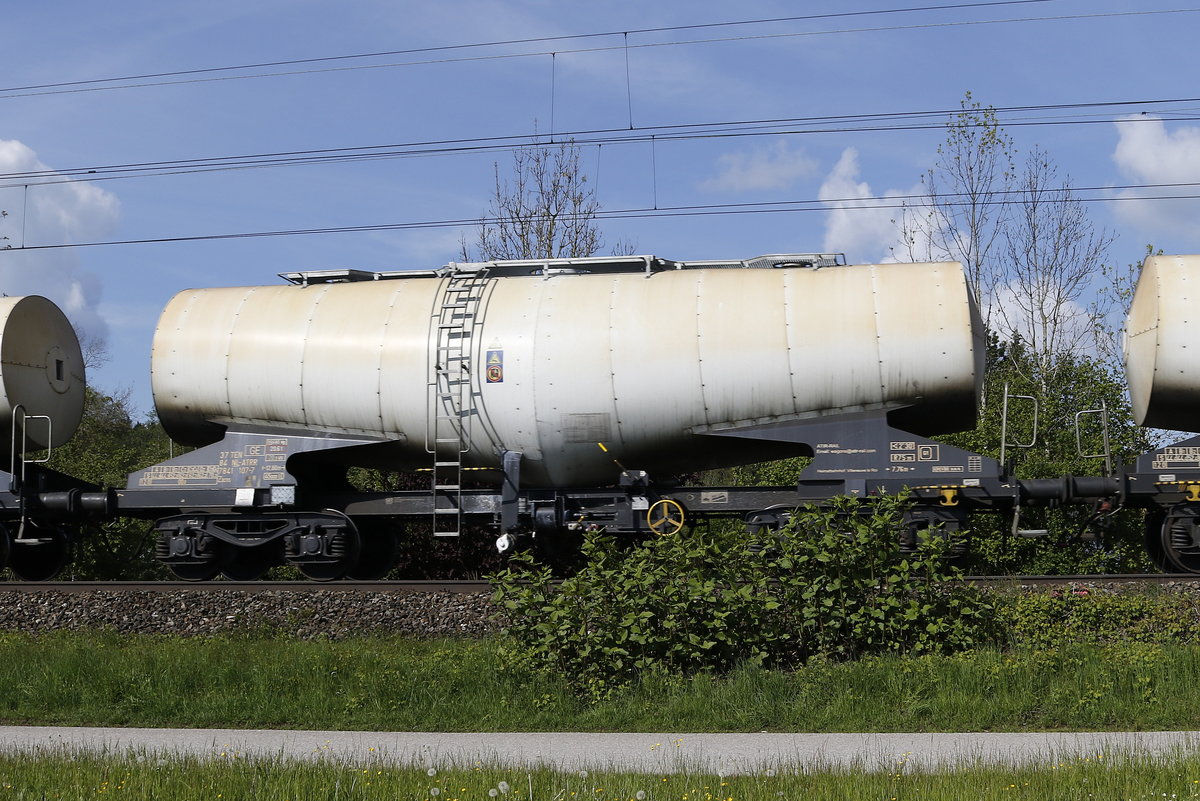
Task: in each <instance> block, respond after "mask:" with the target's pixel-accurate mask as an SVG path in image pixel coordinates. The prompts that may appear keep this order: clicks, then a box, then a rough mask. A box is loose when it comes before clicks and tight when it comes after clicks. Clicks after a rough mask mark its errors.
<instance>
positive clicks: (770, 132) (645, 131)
mask: <svg viewBox="0 0 1200 801" xmlns="http://www.w3.org/2000/svg"><path fill="white" fill-rule="evenodd" d="M1183 104H1200V97H1186V98H1159V99H1152V100H1117V101H1089V102H1081V103H1054V104H1040V105H1021V106H1007V107H1000V108H989V111H991V112H993V113H994V114H995V115H996V116H997V118H998V121H999V123H1000V124H1001V125H1003V126H1005V127H1030V126H1062V125H1097V124H1126V123H1131V122H1139V121H1144V120H1154V119H1156V117H1155V116H1153V115H1159V114H1161V115H1166V114H1168V113H1171V114H1172V116H1171V120H1172V121H1175V122H1184V121H1189V120H1200V113H1198V110H1197V109H1195V108H1193V109H1180V110H1179V111H1178V112H1172V111H1171V109H1170V108H1168V107H1170V106H1179V105H1183ZM1147 107H1149V108H1150V110H1149V111H1146V110H1145V109H1146V108H1147ZM1100 109H1111V110H1112V111H1111V112H1110V114H1108V115H1092V116H1091V117H1090V118H1087V119H1080V118H1079V117H1077V116H1076V117H1069V116H1068V117H1062V116H1057V117H1042V118H1020V117H1017V116H1015V115H1019V114H1034V113H1037V112H1062V111H1070V110H1093V111H1098V110H1100ZM1121 109H1143V111H1142V116H1140V117H1129V116H1126V117H1114V116H1112V114H1115V113H1117V112H1118V110H1121ZM962 111H963V110H962V109H961V108H960V109H933V110H921V111H900V112H870V113H862V114H845V115H822V116H810V117H793V118H773V119H756V120H729V121H715V122H702V123H683V124H672V125H653V126H644V127H638V128H635V129H632V130H626V129H624V128H596V129H580V130H574V131H564V132H558V133H557V134H556V135H555V136H554V140H556V141H552V142H549V143H548V142H547V141H545V139H544V137H543V136H542V135H540V134H538V133H536V132H535V133H530V134H515V135H512V134H509V135H497V136H491V137H476V138H465V139H442V140H424V141H416V142H409V143H392V144H384V145H354V146H345V147H332V148H314V149H307V150H293V151H277V152H266V153H251V154H239V155H233V156H202V157H196V158H185V159H174V160H162V161H145V162H128V163H120V164H108V165H96V166H87V167H74V168H67V169H45V170H26V171H20V172H11V173H0V188H11V187H14V186H23V185H24V184H25V183H29V182H33V183H35V184H38V185H45V184H53V183H65V182H69V181H72V180H75V179H82V180H86V181H110V180H117V179H123V178H138V177H149V176H155V175H182V174H189V173H205V172H218V171H224V170H244V169H254V168H265V167H288V166H300V165H313V164H336V163H345V162H351V161H372V160H379V159H394V158H413V157H429V156H448V155H464V154H470V153H487V152H497V151H508V150H512V149H514V148H523V147H546V146H557V144H556V142H558V143H561V142H564V141H567V142H571V143H573V144H575V145H578V146H580V147H583V146H591V145H603V144H636V143H661V142H673V141H689V140H699V139H730V138H745V137H767V136H801V135H817V134H834V133H839V134H844V133H884V132H898V131H914V130H935V129H942V128H944V127H945V126H946V124H947V123H946V119H947V118H948V117H952V116H954V115H956V114H960V113H962ZM837 123H842V124H837ZM786 126H791V127H786Z"/></svg>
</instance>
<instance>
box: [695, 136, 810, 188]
mask: <svg viewBox="0 0 1200 801" xmlns="http://www.w3.org/2000/svg"><path fill="white" fill-rule="evenodd" d="M717 167H718V173H717V175H716V177H713V178H709V179H707V180H705V181H703V182H702V183H701V184H700V188H701V189H703V190H704V191H706V192H749V191H753V190H757V189H788V188H790V187H792V186H794V185H795V184H796V182H797V181H801V180H803V179H805V178H811V177H813V176H814V175H816V173H817V162H816V160H815V159H812V158H810V157H808V156H806V155H805V154H804V152H803V151H801V150H792V149H791V148H789V147H788V143H787V142H785V141H779V142H776V143H775V145H774V146H772V147H758V148H755V149H753V150H751V151H750V152H748V153H747V152H739V153H726V154H724V155H722V156H720V157H719V158H718V159H717Z"/></svg>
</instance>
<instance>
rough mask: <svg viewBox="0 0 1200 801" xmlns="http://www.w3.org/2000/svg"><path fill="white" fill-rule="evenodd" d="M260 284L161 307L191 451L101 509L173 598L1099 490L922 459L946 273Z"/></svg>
mask: <svg viewBox="0 0 1200 801" xmlns="http://www.w3.org/2000/svg"><path fill="white" fill-rule="evenodd" d="M282 277H283V278H285V279H286V283H285V284H282V285H278V286H269V287H242V288H224V289H200V290H188V291H185V292H182V293H180V294H179V295H177V296H176V297H175V298H174V299H173V300H172V301H171V302H170V303H169V304H168V306H167V308H166V310H165V311H164V312H163V315H162V317H161V319H160V321H159V325H158V329H157V332H156V334H155V340H154V349H153V357H152V378H153V390H154V398H155V405H156V407H157V410H158V414H159V417H160V419H161V420H162V422H163V425H164V426H165V427H166V429H167V431H168V433H170V434H171V436H172V437H173V438H174V439H176V440H177V441H180V442H183V443H185V444H189V445H193V446H195V447H196V448H197V450H195V451H192V452H190V453H187V454H184V455H182V456H180V457H177V458H175V459H173V460H171V461H169V462H166V463H163V464H160V465H155V466H153V467H150V468H148V469H146V470H143V471H140V472H138V473H134V474H133V475H131V476H130V479H129V483H128V487H127V488H126V489H125V490H123V491H119V492H118V501H119V505H120V507H121V509H122V512H123V513H125V514H134V515H140V516H143V517H147V518H152V519H154V520H155V524H154V525H155V528H156V531H157V556H158V558H159V559H160V560H162V561H163V562H165V563H166V564H167V565H169V566H170V567H171V569H172V570H173V571H174V572H175V573H176V574H177V575H179V576H181V577H183V578H188V579H207V578H210V577H213V576H215V575H216V574H218V573H224V574H225V575H227V576H229V577H231V578H239V579H246V578H252V577H256V576H259V575H261V574H262V572H264V571H265V570H266V569H267V568H268V567H270V566H271V565H273V564H279V563H287V564H292V565H294V566H296V567H298V568H299V569H300V570H301V571H302V572H303V573H304V574H305V575H307V576H309V577H311V578H314V579H318V580H323V579H333V578H340V577H342V576H347V575H348V576H351V577H355V578H370V577H374V576H378V575H381V574H383V573H384V572H386V570H387V569H388V568H389V567H390V566H391V564H392V563H393V561H394V556H395V548H396V537H397V536H399V534H398V532H399V531H401V530H403V528H404V527H406V526H409V525H412V524H419V525H420V526H421V527H422V528H424V527H429V528H431V529H432V531H433V533H434V534H435V535H438V536H456V535H458V534H459V532H460V530H461V527H462V526H463V525H464V523H466V522H476V523H487V524H492V525H494V526H495V527H496V532H497V534H498V538H497V547H498V548H500V550H501V551H504V550H507V549H508V548H510V547H512V546H513V545H514V544H516V543H517V542H519V541H521V540H527V539H532V540H535V541H537V542H540V543H547V542H549V543H553V542H555V541H558V540H564V539H569V538H570V537H572V535H573V534H575V533H577V532H579V531H581V530H584V529H593V528H604V529H605V530H608V531H612V532H615V533H630V534H638V533H647V532H654V533H659V534H665V533H670V532H674V531H678V530H679V529H680V528H681V527H682V526H683V525H685V523H686V522H688V521H693V520H698V519H699V520H703V519H711V518H738V519H743V520H745V521H746V522H747V524H749V525H751V526H779V525H782V524H783V523H784V522H785V521H786V519H787V517H788V515H789V513H790V510H792V509H793V508H794V507H795V506H797V505H798V504H801V503H805V502H809V501H823V500H827V499H829V498H831V497H834V496H839V495H858V496H866V495H869V494H881V493H887V494H891V493H901V492H903V493H906V494H908V495H909V497H911V498H912V499H913V507H912V510H911V511H910V513H909V517H908V520H907V521H906V530H907V533H906V535H905V536H904V540H905V541H907V542H911V541H912V539H913V536H912V534H913V533H914V532H915V530H917V529H921V528H924V527H928V526H932V525H940V526H943V527H944V528H945V529H946V530H948V531H950V532H951V533H953V532H954V531H956V530H958V529H959V528H961V527H962V526H963V524H964V523H965V522H966V520H967V517H968V515H969V514H970V513H971V512H973V511H978V510H991V511H996V512H1002V513H1010V514H1013V515H1015V514H1016V512H1017V510H1018V509H1019V508H1020V507H1022V506H1028V505H1036V504H1049V503H1056V502H1061V501H1064V500H1066V499H1070V500H1073V501H1074V500H1086V499H1093V498H1097V497H1099V496H1100V495H1103V494H1109V493H1110V491H1111V489H1112V486H1113V485H1112V480H1110V479H1089V478H1066V479H1050V480H1039V481H1017V480H1015V479H1012V478H1011V477H1009V476H1008V475H1007V473H1006V471H1005V470H1004V469H1003V468H1002V466H1001V465H1000V463H999V462H998V461H997V460H994V459H990V458H988V457H985V456H982V455H979V454H974V453H969V452H966V451H963V450H960V449H957V448H953V447H951V446H948V445H945V444H941V443H937V442H933V441H932V440H930V439H928V437H930V436H932V435H935V434H938V433H944V432H948V431H956V430H962V429H967V428H970V427H971V426H973V425H974V422H975V414H976V406H977V402H978V397H979V390H980V382H981V380H982V360H983V344H982V343H983V331H982V325H981V323H980V320H979V315H978V313H977V310H976V308H975V304H974V300H973V299H972V297H971V293H970V291H969V289H968V287H967V283H966V280H965V277H964V274H963V270H962V268H961V266H960V265H958V264H954V263H926V264H887V265H869V264H867V265H847V264H845V263H844V259H841V258H840V257H838V256H835V255H830V254H787V255H771V256H762V257H758V258H754V259H749V260H745V261H725V262H722V261H701V262H681V261H671V260H667V259H661V258H656V257H653V256H638V257H616V258H591V259H557V260H539V261H507V262H487V263H478V264H451V265H448V266H446V267H444V268H442V269H440V270H435V271H427V272H408V271H406V272H387V273H371V272H363V271H354V270H341V271H322V272H303V273H288V274H284V275H283V276H282ZM795 455H804V456H810V457H812V461H811V463H810V464H809V466H808V467H807V468H806V469H805V470H804V471H803V472H802V473H801V474H800V476H799V480H798V484H796V485H792V486H788V487H768V488H747V487H689V486H681V485H680V484H679V483H678V482H675V481H672V479H673V478H674V477H676V476H678V475H679V474H680V473H686V472H692V471H696V470H699V469H704V468H710V467H721V466H730V465H736V464H741V463H747V462H755V461H764V460H769V459H776V458H781V457H786V456H795ZM350 466H365V467H380V468H386V469H399V470H423V471H426V473H427V475H428V476H429V482H430V484H429V488H428V489H427V490H422V491H411V492H378V493H364V492H355V491H353V490H351V489H350V487H349V485H348V484H347V483H346V481H345V474H346V469H347V468H348V467H350ZM1014 519H1015V518H1014Z"/></svg>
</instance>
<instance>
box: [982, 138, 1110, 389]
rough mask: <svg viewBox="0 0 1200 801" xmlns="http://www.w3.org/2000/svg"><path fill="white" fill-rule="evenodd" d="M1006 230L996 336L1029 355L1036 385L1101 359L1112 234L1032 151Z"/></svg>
mask: <svg viewBox="0 0 1200 801" xmlns="http://www.w3.org/2000/svg"><path fill="white" fill-rule="evenodd" d="M1012 203H1013V213H1012V215H1011V217H1010V218H1009V221H1008V225H1007V226H1005V229H1004V244H1005V248H1004V253H1005V255H1006V256H1007V259H1006V264H1005V266H1006V269H1005V270H1004V271H1003V273H1002V274H1001V275H1002V277H1003V278H1006V279H1007V280H1006V281H1005V282H1004V285H1003V287H1001V288H1000V290H999V292H998V293H997V295H996V296H994V297H993V299H992V300H993V302H992V304H991V305H992V306H994V307H995V308H996V310H997V314H996V315H995V318H994V319H995V321H996V323H997V325H996V328H997V332H998V333H999V335H1000V336H1001V337H1002V338H1003V339H1005V340H1007V341H1009V342H1014V341H1018V340H1019V341H1021V342H1023V343H1024V344H1025V347H1026V348H1028V351H1029V354H1030V357H1031V361H1032V368H1033V370H1034V372H1035V374H1036V375H1037V376H1039V381H1041V382H1045V381H1046V380H1048V376H1049V374H1050V373H1051V372H1052V371H1053V370H1054V368H1055V364H1056V362H1057V361H1058V360H1059V359H1060V358H1061V357H1062V356H1063V354H1073V355H1079V354H1084V353H1095V352H1096V337H1095V334H1096V329H1097V326H1098V325H1102V324H1104V322H1105V321H1106V320H1107V319H1108V311H1109V305H1108V303H1109V296H1108V295H1105V294H1101V293H1100V292H1099V291H1098V290H1099V287H1098V286H1097V281H1096V279H1097V277H1098V275H1099V274H1100V268H1101V266H1102V264H1103V262H1104V259H1105V257H1106V255H1107V252H1108V247H1109V245H1111V244H1112V242H1113V238H1114V237H1113V235H1112V234H1110V233H1108V232H1107V231H1104V230H1097V229H1096V227H1095V226H1094V225H1093V224H1092V222H1091V219H1090V218H1089V217H1088V214H1087V210H1086V209H1085V208H1084V206H1083V204H1082V203H1081V202H1080V201H1079V199H1078V198H1076V197H1075V194H1074V191H1073V190H1072V188H1071V179H1070V178H1069V177H1063V178H1061V179H1060V178H1059V174H1058V168H1057V167H1056V166H1055V165H1054V162H1053V161H1051V159H1050V157H1049V156H1048V155H1047V154H1046V153H1045V151H1044V150H1042V149H1041V148H1034V149H1033V151H1032V152H1031V153H1030V154H1029V156H1028V157H1027V158H1026V160H1025V163H1024V168H1023V170H1022V173H1021V175H1020V177H1019V179H1018V180H1017V182H1016V186H1015V189H1014V193H1013V199H1012Z"/></svg>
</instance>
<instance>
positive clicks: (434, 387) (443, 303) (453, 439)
mask: <svg viewBox="0 0 1200 801" xmlns="http://www.w3.org/2000/svg"><path fill="white" fill-rule="evenodd" d="M487 280H488V271H487V269H486V268H480V269H475V270H464V269H462V268H460V267H458V266H457V265H454V264H451V265H450V267H449V272H448V273H447V274H446V276H445V277H444V278H443V279H442V289H441V292H440V293H439V294H438V297H439V298H440V302H438V301H435V306H434V310H433V315H432V318H431V328H432V333H433V334H434V336H433V337H431V338H432V339H433V341H434V343H435V344H434V348H433V363H432V369H431V371H430V381H429V404H430V409H429V414H428V415H427V417H426V419H427V420H428V428H427V430H426V443H425V449H426V450H427V451H428V452H429V453H430V454H432V456H433V472H432V486H433V518H432V523H433V535H434V536H435V537H457V536H458V535H459V533H460V532H461V531H462V473H463V464H462V457H463V454H464V453H466V452H467V451H469V450H470V449H471V418H472V416H473V415H474V414H475V404H474V397H473V395H472V389H471V387H472V383H473V381H472V365H471V345H472V340H473V337H472V334H473V333H474V330H475V322H476V318H477V316H478V313H479V304H480V301H481V300H482V299H483V289H484V286H486V284H487ZM443 499H448V500H449V501H450V505H449V506H446V505H443V503H442V500H443Z"/></svg>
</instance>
